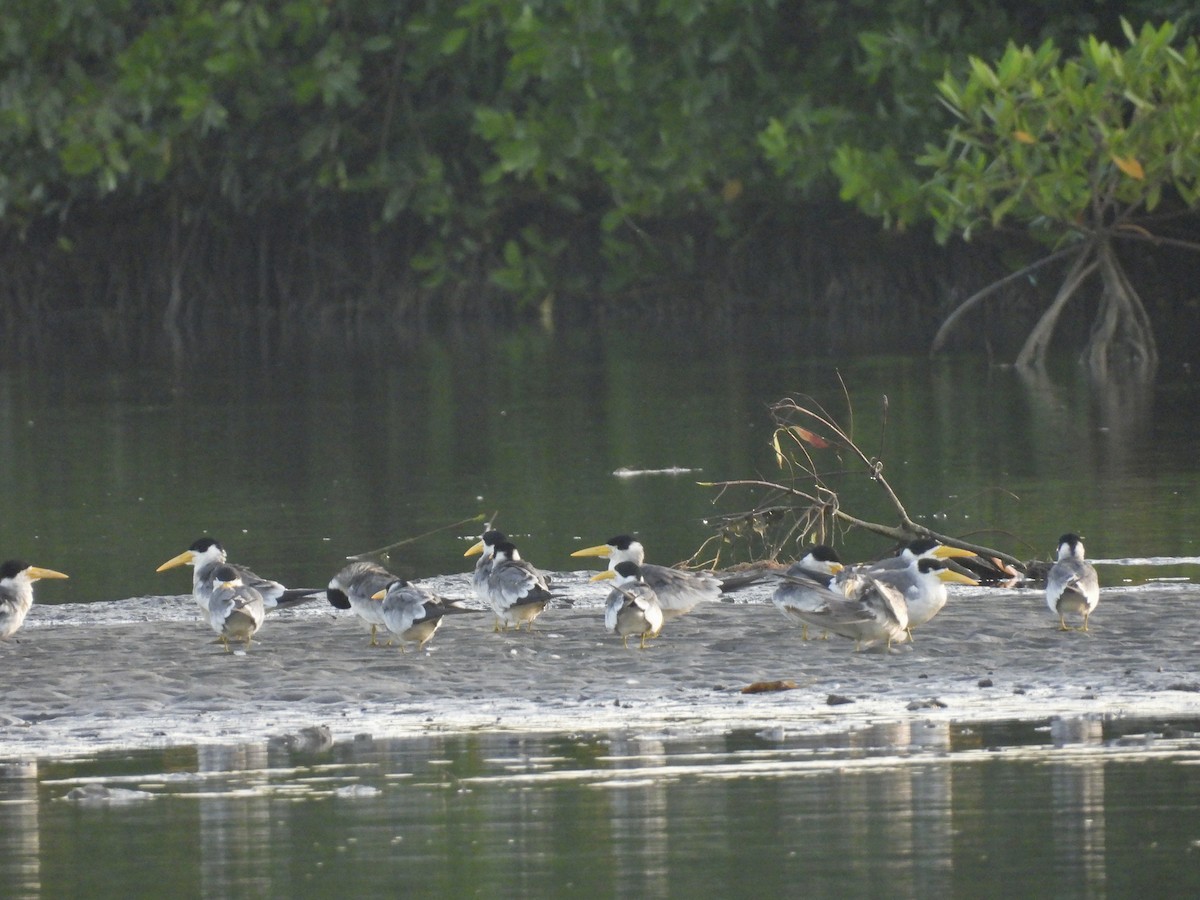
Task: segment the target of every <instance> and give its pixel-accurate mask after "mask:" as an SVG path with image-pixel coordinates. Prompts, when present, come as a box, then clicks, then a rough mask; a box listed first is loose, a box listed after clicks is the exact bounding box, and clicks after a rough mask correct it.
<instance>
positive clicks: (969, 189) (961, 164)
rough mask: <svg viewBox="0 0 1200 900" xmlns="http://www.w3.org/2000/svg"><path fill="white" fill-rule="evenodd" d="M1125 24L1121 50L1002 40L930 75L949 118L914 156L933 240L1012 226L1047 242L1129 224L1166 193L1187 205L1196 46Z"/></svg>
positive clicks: (1165, 28)
mask: <svg viewBox="0 0 1200 900" xmlns="http://www.w3.org/2000/svg"><path fill="white" fill-rule="evenodd" d="M1125 30H1126V38H1127V41H1128V45H1129V46H1128V47H1127V48H1126V49H1124V50H1120V49H1117V48H1114V47H1113V46H1112V45H1110V44H1108V43H1107V42H1104V41H1099V40H1097V39H1096V38H1095V37H1090V38H1088V39H1086V40H1084V41H1083V42H1082V43H1081V44H1080V47H1079V52H1078V54H1077V55H1076V56H1074V57H1071V58H1069V59H1063V58H1062V54H1061V53H1060V52H1059V50H1058V49H1057V48H1056V47H1055V46H1054V45H1053V44H1052V43H1050V42H1046V43H1043V44H1042V45H1041V46H1040V47H1038V48H1036V49H1033V48H1030V47H1018V46H1016V45H1015V44H1010V45H1009V47H1008V49H1007V50H1006V51H1005V53H1004V54H1003V56H1001V57H1000V59H999V60H998V62H997V63H996V64H995V65H991V64H988V63H987V62H985V61H983V60H981V59H979V58H978V57H972V58H971V60H970V72H969V74H967V75H966V76H964V77H962V78H956V77H954V76H949V75H948V76H947V77H946V78H944V79H943V80H942V81H941V82H939V84H938V89H939V91H940V94H941V98H942V100H943V102H944V103H945V105H946V106H947V108H948V109H949V110H950V111H951V112H952V113H953V114H954V116H955V117H956V120H957V122H956V124H955V125H954V126H953V127H952V128H951V129H950V131H949V136H948V139H947V140H946V142H945V143H944V144H943V145H942V146H939V147H932V148H930V150H929V152H928V153H927V154H926V155H925V156H924V157H923V158H922V160H921V162H922V163H923V164H925V165H928V166H930V167H932V168H933V169H934V174H933V177H932V178H931V179H930V180H929V182H928V184H927V185H926V197H927V202H928V210H929V213H930V214H931V215H932V217H933V219H934V221H935V223H936V226H937V233H938V235H939V237H941V238H942V239H945V238H946V237H948V236H950V235H951V234H955V233H962V234H964V235H966V236H967V237H969V236H970V235H971V234H972V233H973V232H974V231H975V230H977V229H978V228H980V227H981V226H988V227H991V228H999V227H1001V226H1003V225H1004V224H1006V223H1009V222H1015V223H1018V224H1020V225H1021V226H1025V225H1029V226H1030V227H1032V229H1033V230H1034V232H1035V233H1036V234H1038V235H1040V236H1041V237H1043V238H1044V239H1045V240H1047V241H1049V242H1056V241H1060V240H1062V239H1063V238H1064V236H1067V235H1070V234H1072V233H1078V232H1080V231H1088V232H1096V231H1099V230H1101V229H1105V228H1113V227H1127V226H1128V225H1130V224H1131V222H1132V221H1133V220H1134V218H1135V217H1136V216H1137V215H1139V214H1145V213H1151V212H1154V211H1155V210H1156V209H1157V207H1158V206H1159V203H1160V202H1161V200H1162V198H1163V195H1164V192H1167V193H1169V194H1170V195H1171V196H1172V197H1173V198H1175V199H1176V200H1177V201H1178V202H1180V203H1182V204H1183V205H1184V206H1187V207H1191V206H1193V205H1195V203H1196V200H1197V199H1198V197H1200V144H1198V143H1197V141H1196V135H1197V133H1200V95H1197V93H1196V91H1195V85H1196V84H1197V83H1200V49H1198V47H1197V44H1196V42H1195V41H1194V40H1188V41H1186V42H1183V43H1182V44H1180V43H1179V42H1178V41H1177V39H1176V38H1177V29H1176V28H1175V27H1174V26H1173V25H1171V24H1169V23H1168V24H1164V25H1162V26H1161V27H1159V28H1154V27H1153V26H1150V25H1146V26H1144V27H1143V28H1142V30H1141V31H1140V32H1136V33H1135V32H1134V30H1133V29H1132V28H1131V27H1130V26H1128V25H1126V29H1125ZM1177 45H1178V46H1177Z"/></svg>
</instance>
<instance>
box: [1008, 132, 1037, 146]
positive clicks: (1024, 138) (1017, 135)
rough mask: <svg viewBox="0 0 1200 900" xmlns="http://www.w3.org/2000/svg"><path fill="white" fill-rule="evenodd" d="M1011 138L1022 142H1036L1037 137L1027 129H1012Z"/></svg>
mask: <svg viewBox="0 0 1200 900" xmlns="http://www.w3.org/2000/svg"><path fill="white" fill-rule="evenodd" d="M1013 140H1015V141H1019V142H1020V143H1022V144H1036V143H1037V138H1035V137H1034V136H1033V135H1032V134H1030V133H1029V132H1028V131H1020V130H1017V131H1014V132H1013Z"/></svg>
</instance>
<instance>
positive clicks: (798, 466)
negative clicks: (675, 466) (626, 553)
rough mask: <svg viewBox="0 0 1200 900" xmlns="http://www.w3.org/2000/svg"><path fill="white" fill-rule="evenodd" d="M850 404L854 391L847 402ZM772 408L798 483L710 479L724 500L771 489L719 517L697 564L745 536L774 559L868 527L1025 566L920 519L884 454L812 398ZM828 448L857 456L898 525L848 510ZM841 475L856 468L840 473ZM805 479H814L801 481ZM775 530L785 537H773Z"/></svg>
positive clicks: (778, 450) (787, 464) (781, 453)
mask: <svg viewBox="0 0 1200 900" xmlns="http://www.w3.org/2000/svg"><path fill="white" fill-rule="evenodd" d="M849 406H850V404H849V397H848V396H847V407H848V408H849ZM771 411H772V414H773V416H774V417H775V424H776V428H775V431H774V434H773V435H772V445H773V448H774V450H775V456H776V460H777V462H778V463H779V466H780V468H781V469H785V470H786V471H787V472H788V475H789V476H790V482H791V483H781V482H777V481H771V480H770V479H767V478H744V479H734V480H730V481H721V482H707V483H704V484H705V486H708V487H712V488H715V489H716V490H717V492H718V493H717V499H720V498H721V497H723V496H724V495H725V494H726V493H727V492H729V491H731V490H734V489H738V488H746V489H752V490H763V489H765V490H766V492H767V495H766V497H765V498H764V499H763V500H762V501H760V503H759V504H758V505H757V506H756V507H755V508H753V509H750V510H748V511H745V512H741V513H736V514H733V515H730V516H725V517H723V518H722V519H721V520H719V522H718V524H717V526H716V534H714V535H713V536H712V537H710V538H709V539H708V540H706V541H705V542H704V544H702V545H701V547H700V548H699V549H698V550H697V551H696V553H695V554H693V557H692V563H693V564H695V563H696V561H697V560H698V559H699V558H700V557H701V556H703V555H705V554H708V553H714V555H713V557H712V559H711V560H707V561H705V563H704V564H705V565H711V566H712V567H714V568H715V567H716V565H717V564H718V562H719V561H720V556H721V551H722V548H723V547H724V545H725V544H729V543H732V542H733V541H734V540H738V539H741V540H746V541H748V542H750V543H751V544H754V543H755V542H756V541H757V540H758V539H759V538H761V540H762V545H763V550H764V552H765V553H766V555H767V558H769V559H771V560H774V559H775V558H776V557H777V556H778V554H779V553H780V552H781V551H782V550H783V548H784V547H786V546H788V545H789V544H791V543H792V542H795V543H799V542H800V541H801V540H803V539H804V538H805V537H806V536H809V535H812V536H814V539H816V540H820V541H821V542H828V540H829V538H828V535H829V534H830V533H831V532H832V531H833V530H834V529H845V530H850V529H861V530H863V531H869V532H871V533H873V534H878V535H881V536H883V537H887V538H890V539H892V540H894V541H897V542H907V541H912V540H915V539H918V538H930V539H932V540H935V541H938V542H939V543H942V544H946V545H948V546H951V547H959V548H961V549H964V550H968V551H970V552H972V553H975V554H978V555H979V556H983V557H987V558H994V559H999V560H1002V561H1003V562H1005V563H1008V564H1009V565H1013V566H1018V567H1020V566H1022V565H1023V564H1022V562H1021V561H1020V560H1018V559H1017V558H1016V557H1013V556H1011V555H1009V554H1007V553H1003V552H1001V551H999V550H995V549H994V548H991V547H986V546H984V545H982V544H978V543H975V542H973V541H969V540H966V539H964V538H959V537H954V536H952V535H947V534H942V533H941V532H938V531H934V530H933V529H931V528H929V527H927V526H925V525H921V524H919V523H918V522H915V521H913V519H912V517H911V516H910V515H909V513H908V510H907V509H906V508H905V506H904V503H903V501H901V499H900V497H899V495H898V494H897V493H896V491H895V489H894V488H893V487H892V485H891V483H890V482H889V481H888V479H887V476H886V475H885V474H884V464H883V459H882V457H881V456H879V457H875V456H867V454H866V453H864V452H863V450H862V448H861V447H860V446H859V445H858V444H857V443H856V442H855V441H854V440H853V438H852V437H851V436H850V434H848V433H847V431H846V430H845V429H843V428H842V427H841V426H840V425H839V424H838V423H837V421H836V420H835V419H834V418H833V417H832V416H830V415H829V414H828V413H827V412H826V411H825V410H824V409H823V408H822V407H821V405H820V404H819V403H817V402H815V401H813V400H811V398H802V399H793V398H788V399H785V400H781V401H779V402H778V403H775V404H773V405H772V407H771ZM797 419H799V421H797ZM809 426H811V427H809ZM822 451H825V452H832V453H833V454H835V455H836V456H837V457H838V458H840V457H841V456H842V455H843V454H845V455H848V456H849V457H851V458H852V459H855V460H857V462H858V465H856V466H853V467H852V468H853V469H854V470H861V471H860V472H859V474H861V475H865V476H866V477H867V478H868V479H869V480H871V481H872V482H874V483H875V484H877V485H879V488H880V489H881V490H882V491H883V493H884V495H885V496H886V497H887V500H888V502H889V504H890V505H891V507H892V509H893V510H894V511H895V514H896V523H895V524H885V523H881V522H871V521H868V520H866V519H863V518H860V517H858V516H855V515H854V514H853V513H851V512H849V511H847V510H845V509H843V508H842V506H841V499H840V497H839V494H838V492H837V491H836V490H835V489H834V488H833V487H831V486H830V485H829V484H828V483H827V482H826V478H827V477H828V475H830V474H835V473H826V472H823V471H822V469H821V467H820V466H819V465H818V459H819V457H820V455H821V453H822ZM836 474H840V475H845V474H853V473H852V472H847V471H839V472H837V473H836ZM798 477H799V478H800V479H802V481H804V482H807V484H802V485H799V486H798V485H797V484H796V481H797V478H798ZM714 502H716V501H715V500H714ZM772 533H774V534H776V535H778V537H777V538H772V536H771V535H772ZM714 544H715V545H716V550H715V552H714V551H713V545H714Z"/></svg>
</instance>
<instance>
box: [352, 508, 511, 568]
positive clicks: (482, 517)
mask: <svg viewBox="0 0 1200 900" xmlns="http://www.w3.org/2000/svg"><path fill="white" fill-rule="evenodd" d="M493 516H494V514H493ZM487 520H488V517H487V516H486V515H484V514H483V513H480V514H479V515H477V516H471V517H470V518H469V519H462V520H461V521H458V522H451V523H450V524H449V525H443V526H441V527H440V528H434V529H433V530H432V531H426V532H425V533H424V534H418V535H415V536H414V537H410V538H403V539H402V540H399V541H396V542H395V543H394V544H388V545H387V546H386V547H380V548H378V549H376V550H367V551H366V552H365V553H355V554H354V555H353V556H347V557H346V559H355V560H360V559H370V558H372V557H377V556H382V555H383V554H385V553H387V552H388V551H390V550H395V549H396V548H397V547H403V546H405V545H407V544H415V543H416V542H417V541H420V540H424V539H425V538H427V537H429V536H430V535H434V534H439V533H441V532H443V531H449V530H450V529H451V528H459V527H461V526H463V525H469V524H470V523H472V522H483V521H487Z"/></svg>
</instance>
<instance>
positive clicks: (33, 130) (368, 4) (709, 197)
mask: <svg viewBox="0 0 1200 900" xmlns="http://www.w3.org/2000/svg"><path fill="white" fill-rule="evenodd" d="M1146 5H1148V0H1138V2H1131V3H1127V4H1126V6H1128V7H1129V8H1130V9H1138V8H1141V7H1142V6H1146ZM11 6H12V8H11V9H7V8H6V10H5V15H4V16H3V17H0V229H3V231H4V232H5V233H6V234H9V235H12V234H27V233H28V232H29V230H30V229H31V228H40V229H42V230H44V231H48V232H50V234H49V237H50V239H52V240H54V241H57V242H58V245H59V246H64V247H66V246H71V245H72V242H73V241H74V240H75V238H77V237H78V235H77V234H75V233H74V232H73V231H72V229H73V226H74V223H75V222H76V221H78V220H79V219H81V218H83V219H87V220H89V221H109V222H114V223H120V222H123V221H126V220H134V219H142V218H145V217H154V218H155V221H156V222H161V223H162V224H163V225H181V226H183V227H184V228H185V229H209V230H215V231H219V230H221V229H222V228H224V227H226V225H227V223H229V222H230V221H235V222H238V221H259V220H269V219H271V218H275V219H286V220H288V221H289V222H290V221H291V220H292V219H293V218H295V217H297V216H299V217H302V218H304V219H305V220H306V223H308V224H311V223H313V222H316V221H320V220H321V217H322V216H332V217H337V216H343V217H360V216H363V215H364V211H365V215H366V217H367V218H369V224H370V225H371V226H372V227H374V228H376V229H378V230H379V231H382V232H389V233H392V234H395V235H396V245H397V248H398V250H397V252H398V253H399V254H401V255H403V256H404V257H405V258H406V259H408V260H409V261H410V264H411V267H412V269H413V271H414V272H415V273H416V275H417V276H418V277H419V278H420V279H421V280H422V282H423V283H424V284H425V285H427V286H429V287H431V288H438V289H443V290H447V291H449V290H463V286H470V287H471V288H472V289H473V288H476V287H480V286H484V287H487V288H489V289H490V290H492V291H494V292H495V291H498V292H500V293H504V294H510V295H512V296H515V297H518V298H520V299H523V300H526V301H529V302H531V303H538V302H540V301H541V300H542V299H543V298H544V297H546V296H549V295H551V294H559V295H561V294H564V293H568V292H573V293H593V294H594V293H597V292H606V291H607V292H613V291H621V290H625V289H627V288H630V287H633V286H640V287H645V286H646V285H654V284H655V283H656V281H657V280H658V279H660V278H664V277H669V278H673V279H676V280H677V279H678V278H679V277H680V276H689V275H695V274H697V273H699V272H702V271H703V269H704V267H705V266H713V265H714V262H713V261H714V259H720V250H721V249H722V248H724V247H728V246H730V245H731V244H732V243H733V242H735V241H738V242H743V243H748V242H752V241H753V239H754V237H755V234H754V229H756V228H763V227H768V226H770V225H771V224H772V223H776V222H779V221H781V220H787V219H789V218H790V217H792V215H793V212H794V209H795V208H796V206H797V205H798V204H800V203H802V202H804V201H805V200H812V199H826V198H828V197H831V196H832V194H833V192H834V191H835V190H837V189H839V188H840V191H841V195H842V197H843V198H845V199H847V200H849V201H851V202H854V203H856V204H858V205H859V206H860V208H862V209H864V210H866V211H868V212H871V213H873V214H877V215H882V216H884V217H886V218H888V219H890V220H891V221H894V222H897V223H900V224H905V223H907V222H910V221H915V220H916V219H917V218H919V217H921V216H922V215H925V214H926V211H925V210H926V207H925V204H926V201H927V197H926V196H925V195H924V194H923V193H922V191H921V182H922V181H923V180H924V176H923V175H922V173H921V172H920V170H919V169H918V168H917V167H916V165H915V162H914V159H915V157H916V156H917V155H918V154H919V152H920V151H921V148H923V147H925V146H926V144H928V143H929V142H930V141H933V140H935V139H936V136H937V135H940V134H944V132H945V128H946V127H947V126H948V125H949V124H950V121H951V113H950V112H949V110H948V109H947V108H946V107H944V106H943V107H939V106H938V105H937V102H936V99H935V93H934V91H933V87H932V85H933V84H934V82H935V81H936V80H937V79H938V78H942V77H943V76H944V75H945V74H946V73H947V72H951V73H955V75H954V76H953V77H956V78H959V79H965V78H968V77H970V73H968V72H966V71H965V70H964V69H963V68H962V66H963V65H964V64H965V59H966V54H967V53H968V52H975V53H976V54H977V55H978V56H979V58H981V59H991V58H995V57H996V56H997V55H998V54H999V52H1000V51H1001V49H1002V47H1003V46H1004V42H1005V41H1006V40H1007V39H1008V38H1009V37H1010V36H1014V35H1015V36H1018V37H1019V38H1020V39H1021V40H1022V41H1026V40H1029V41H1034V42H1036V41H1040V40H1042V39H1044V38H1046V37H1055V36H1070V37H1071V39H1072V40H1074V39H1076V38H1077V37H1078V36H1079V35H1081V34H1086V33H1089V32H1090V31H1092V30H1095V28H1096V27H1097V26H1098V25H1099V24H1102V23H1099V22H1098V21H1097V20H1096V19H1095V9H1096V4H1095V3H1093V2H1085V0H1075V2H1068V3H1066V4H1063V3H1055V2H1051V0H1032V2H1026V3H1022V4H1020V5H1019V7H1017V8H1013V7H1012V5H1011V4H1008V5H1005V6H1004V8H1003V9H997V8H996V5H995V4H993V3H991V2H986V0H948V2H944V3H938V4H929V3H928V2H927V0H896V2H891V3H886V4H881V3H878V2H867V0H852V2H848V3H847V2H839V0H819V2H808V3H802V4H801V3H794V2H787V0H752V2H744V0H656V2H654V3H640V2H635V0H622V2H616V3H599V2H596V0H521V2H519V0H466V2H461V3H458V4H447V3H438V2H435V0H418V2H414V3H409V4H400V5H397V4H395V3H389V2H384V0H351V2H344V3H329V2H328V0H224V2H220V3H205V2H200V0H180V2H177V3H174V4H169V5H166V6H153V5H150V6H147V5H146V4H143V3H135V2H134V0H43V2H39V3H20V4H11ZM1175 7H1178V8H1177V9H1176V8H1175ZM1186 8H1187V7H1186V5H1185V4H1182V3H1168V4H1167V6H1166V7H1164V10H1165V11H1171V12H1174V13H1179V14H1180V15H1183V13H1184V11H1185V10H1186ZM1188 14H1190V13H1188ZM1100 43H1101V44H1103V42H1100ZM1156 96H1157V95H1155V94H1150V95H1148V98H1149V99H1148V102H1151V103H1155V102H1157V101H1156V100H1155V97H1156ZM1033 124H1036V123H1033ZM1031 127H1032V126H1031ZM962 133H964V134H965V133H966V131H965V129H964V130H963V131H962ZM1132 139H1133V138H1127V137H1125V136H1116V135H1114V136H1113V137H1112V139H1111V141H1112V143H1113V146H1114V147H1116V148H1117V150H1118V152H1119V153H1121V154H1127V153H1128V154H1133V153H1134V151H1133V150H1125V149H1120V148H1121V147H1122V146H1123V144H1122V141H1125V140H1132ZM1121 158H1124V156H1122V157H1121ZM1164 186H1165V183H1164ZM1176 187H1177V186H1176ZM81 210H82V211H86V213H87V215H86V216H80V215H78V213H79V212H80V211H81ZM37 233H39V234H41V233H42V232H41V231H39V232H37ZM595 273H599V274H595Z"/></svg>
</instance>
